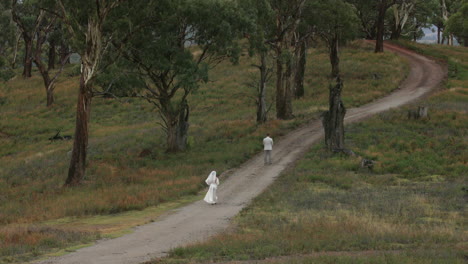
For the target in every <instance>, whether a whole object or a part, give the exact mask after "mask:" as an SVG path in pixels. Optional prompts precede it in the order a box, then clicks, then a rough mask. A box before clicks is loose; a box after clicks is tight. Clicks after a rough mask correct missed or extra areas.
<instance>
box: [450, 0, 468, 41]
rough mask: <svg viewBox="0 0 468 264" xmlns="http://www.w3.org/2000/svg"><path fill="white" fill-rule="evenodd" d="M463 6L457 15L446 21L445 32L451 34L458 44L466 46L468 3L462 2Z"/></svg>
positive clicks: (467, 39)
mask: <svg viewBox="0 0 468 264" xmlns="http://www.w3.org/2000/svg"><path fill="white" fill-rule="evenodd" d="M462 2H463V4H462V6H461V8H460V9H459V10H458V12H457V13H455V14H453V15H452V16H450V18H449V20H448V21H447V31H448V32H450V33H453V34H454V35H455V36H456V37H457V38H458V39H459V42H461V43H463V44H464V45H465V46H468V43H465V42H466V41H468V19H467V17H468V1H467V0H463V1H462Z"/></svg>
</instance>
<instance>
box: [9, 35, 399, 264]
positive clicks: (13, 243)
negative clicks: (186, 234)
mask: <svg viewBox="0 0 468 264" xmlns="http://www.w3.org/2000/svg"><path fill="white" fill-rule="evenodd" d="M327 59H328V55H327V54H326V50H325V49H323V48H316V49H312V50H311V51H310V54H309V60H308V63H309V64H308V65H309V66H308V72H307V78H306V80H305V82H306V87H307V90H306V96H305V98H304V99H300V100H296V101H295V102H294V112H295V115H296V118H295V119H294V120H291V121H278V120H273V116H274V114H273V112H271V113H270V118H271V119H272V121H269V122H267V123H266V124H264V125H261V126H258V125H256V124H255V122H254V115H255V109H254V105H253V103H252V102H251V100H250V97H249V95H252V94H253V93H254V91H252V89H251V88H249V87H248V85H246V84H245V83H246V82H247V81H248V79H249V78H250V76H255V74H256V72H255V69H254V68H251V67H249V65H250V64H251V63H252V62H254V58H248V57H247V56H244V57H243V59H242V60H241V64H239V65H235V66H233V65H230V64H228V63H222V64H220V65H219V66H218V67H216V68H215V69H214V70H213V72H212V74H211V77H212V78H211V79H212V81H211V82H209V83H207V84H205V85H202V87H201V88H200V89H199V91H198V92H197V93H196V94H194V95H193V96H192V97H191V98H190V102H192V117H191V122H190V123H191V127H190V131H189V133H190V139H189V141H190V143H191V148H190V150H189V151H187V152H184V153H178V154H171V155H168V154H166V153H164V145H163V144H164V143H163V142H164V135H163V131H162V130H161V129H160V128H159V127H158V125H157V122H158V120H159V119H158V117H157V113H156V112H155V110H154V109H153V107H152V106H151V105H148V104H147V103H146V102H144V101H139V100H137V99H128V98H125V99H121V100H113V99H103V98H95V99H94V102H93V109H92V120H91V131H90V136H91V138H90V149H89V160H88V170H87V177H86V182H85V184H83V185H82V186H79V187H77V188H73V189H64V188H62V184H63V182H64V180H65V176H66V171H67V165H68V162H69V157H68V156H67V153H68V152H69V150H70V148H71V142H70V141H55V142H51V141H49V140H48V138H49V137H51V136H53V135H54V134H55V133H56V132H57V131H58V130H61V133H62V134H70V135H71V134H72V132H73V124H74V102H75V99H76V98H75V94H76V85H77V79H76V77H63V78H62V79H61V80H60V82H59V84H58V87H57V104H56V105H54V106H53V107H51V108H46V107H45V106H44V105H45V92H44V91H43V88H42V86H41V85H42V84H41V80H40V79H39V76H37V74H36V75H35V76H34V77H33V78H32V79H29V80H22V79H20V78H16V79H14V80H11V81H9V82H7V83H3V84H1V88H0V98H1V102H2V103H1V104H0V111H1V119H0V120H1V121H0V132H1V137H0V143H1V145H2V148H1V150H0V168H1V169H0V191H1V200H2V204H1V205H0V223H2V226H1V227H0V233H1V236H2V238H4V241H5V243H2V245H1V247H2V248H1V250H0V252H1V254H2V256H3V257H2V258H3V260H4V261H8V262H14V261H20V262H21V261H24V260H27V259H29V258H30V257H32V256H35V255H40V254H43V253H44V252H46V251H49V250H51V249H55V248H63V247H67V246H69V245H74V244H80V243H85V242H86V241H91V240H93V239H95V238H96V237H97V236H99V235H102V236H107V235H108V234H113V233H114V232H115V231H116V230H118V231H121V230H122V229H125V228H128V227H129V226H131V225H136V224H141V223H144V222H147V221H151V219H153V218H154V217H155V216H157V215H158V214H160V211H161V209H157V208H156V209H151V207H154V206H158V205H161V204H168V203H167V202H168V201H178V200H179V199H181V198H184V199H185V200H187V199H188V200H191V199H194V198H196V195H197V194H198V191H199V190H201V189H202V188H204V185H203V184H202V183H203V179H204V177H205V176H206V174H207V173H208V172H209V171H211V170H212V169H216V170H218V171H219V172H223V171H226V170H227V169H229V168H233V167H235V166H237V165H239V164H240V163H241V162H243V161H245V160H246V159H248V158H249V157H251V156H252V155H254V154H255V153H256V152H258V151H259V150H260V149H261V145H260V144H259V142H260V139H261V138H262V137H263V136H264V134H265V133H266V132H267V131H268V132H270V133H271V134H272V135H273V136H274V137H276V136H280V135H283V134H285V133H287V131H290V130H291V129H293V128H295V127H297V126H299V125H300V124H303V123H305V122H307V121H308V120H310V119H313V118H316V117H317V116H318V114H319V112H320V111H322V110H324V109H326V104H327V96H328V91H327V88H328V83H329V80H328V77H327V76H328V74H329V71H330V67H329V64H328V61H327ZM342 68H343V73H344V80H345V91H344V94H343V96H344V101H345V104H346V105H347V106H348V107H353V106H357V105H360V104H362V103H366V102H369V101H372V100H374V99H375V98H378V97H381V96H382V95H384V94H386V93H388V92H390V91H391V90H393V89H395V88H396V87H397V86H398V83H399V82H400V80H401V79H402V78H403V77H404V76H405V72H406V69H407V65H406V64H405V63H404V62H403V61H402V60H401V59H400V58H399V57H397V56H395V55H393V54H373V53H372V47H371V46H369V45H367V44H364V43H361V42H355V43H353V44H352V45H350V46H349V47H348V48H347V49H344V50H343V52H342ZM70 72H71V69H70ZM269 87H270V90H269V93H270V95H271V94H272V90H273V85H272V84H271V85H270V86H269ZM270 103H271V102H270ZM239 106H245V107H239ZM117 142H118V144H117ZM143 153H146V154H145V155H143ZM187 197H188V198H187ZM145 208H150V209H147V210H144V211H142V212H143V213H142V215H141V216H139V217H136V218H132V217H130V218H131V220H129V218H128V217H126V216H128V215H126V214H125V213H122V214H119V215H117V216H116V217H108V218H106V215H108V214H116V213H120V212H126V211H130V210H142V209H145ZM131 214H136V213H131ZM94 215H97V216H98V217H92V216H94ZM101 216H102V217H101ZM77 217H78V218H77ZM119 217H120V220H122V219H124V222H125V221H128V223H126V224H125V223H124V224H121V223H119V222H121V221H118V220H117V221H116V220H115V219H116V218H117V219H119ZM103 219H105V220H103ZM112 219H114V220H112ZM44 221H47V222H44Z"/></svg>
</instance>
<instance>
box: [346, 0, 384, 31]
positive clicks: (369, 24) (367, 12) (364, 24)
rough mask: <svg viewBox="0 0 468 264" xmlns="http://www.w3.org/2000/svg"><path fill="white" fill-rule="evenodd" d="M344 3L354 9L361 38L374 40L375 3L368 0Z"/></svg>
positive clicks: (375, 23) (375, 29) (347, 0)
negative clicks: (358, 22)
mask: <svg viewBox="0 0 468 264" xmlns="http://www.w3.org/2000/svg"><path fill="white" fill-rule="evenodd" d="M346 2H348V3H350V4H352V5H353V6H354V7H355V8H354V10H355V11H356V15H357V16H358V18H359V21H360V29H361V32H362V36H363V37H364V38H366V39H375V38H376V34H377V19H376V18H377V16H376V15H375V10H376V8H377V6H376V3H377V2H376V1H369V0H346Z"/></svg>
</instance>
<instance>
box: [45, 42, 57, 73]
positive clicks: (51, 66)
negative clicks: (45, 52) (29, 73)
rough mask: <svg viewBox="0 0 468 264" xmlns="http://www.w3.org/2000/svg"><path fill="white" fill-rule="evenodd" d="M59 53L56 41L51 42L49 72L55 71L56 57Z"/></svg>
mask: <svg viewBox="0 0 468 264" xmlns="http://www.w3.org/2000/svg"><path fill="white" fill-rule="evenodd" d="M56 54H57V52H56V51H55V40H51V41H50V42H49V60H48V67H47V69H48V70H52V69H55V60H56V59H55V57H56Z"/></svg>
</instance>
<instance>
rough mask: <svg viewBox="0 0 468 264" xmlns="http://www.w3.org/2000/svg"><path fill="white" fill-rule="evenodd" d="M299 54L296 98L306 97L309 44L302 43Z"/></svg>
mask: <svg viewBox="0 0 468 264" xmlns="http://www.w3.org/2000/svg"><path fill="white" fill-rule="evenodd" d="M298 50H299V52H298V58H299V59H298V61H297V67H296V76H295V80H294V82H295V89H294V91H295V94H294V95H295V96H296V98H301V97H304V74H305V66H306V57H307V43H306V41H302V43H301V45H300V47H299V49H298Z"/></svg>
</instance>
